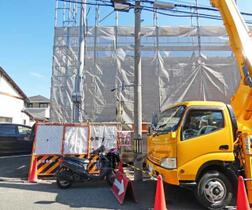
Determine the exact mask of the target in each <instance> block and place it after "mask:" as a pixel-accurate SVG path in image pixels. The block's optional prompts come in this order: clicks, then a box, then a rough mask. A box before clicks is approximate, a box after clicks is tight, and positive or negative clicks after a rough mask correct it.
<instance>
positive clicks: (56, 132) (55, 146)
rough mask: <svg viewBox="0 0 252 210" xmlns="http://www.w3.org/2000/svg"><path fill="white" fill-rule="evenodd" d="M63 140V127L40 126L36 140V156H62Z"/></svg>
mask: <svg viewBox="0 0 252 210" xmlns="http://www.w3.org/2000/svg"><path fill="white" fill-rule="evenodd" d="M62 140H63V126H61V125H38V126H37V132H36V139H35V143H36V144H35V151H34V153H35V155H46V154H55V155H60V154H61V149H62Z"/></svg>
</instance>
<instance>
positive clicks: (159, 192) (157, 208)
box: [154, 175, 167, 210]
mask: <svg viewBox="0 0 252 210" xmlns="http://www.w3.org/2000/svg"><path fill="white" fill-rule="evenodd" d="M154 210H167V208H166V202H165V195H164V186H163V179H162V176H161V175H158V178H157V187H156V195H155V204H154Z"/></svg>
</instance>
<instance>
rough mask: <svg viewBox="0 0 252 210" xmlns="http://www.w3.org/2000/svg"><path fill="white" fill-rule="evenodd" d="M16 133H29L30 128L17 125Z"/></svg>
mask: <svg viewBox="0 0 252 210" xmlns="http://www.w3.org/2000/svg"><path fill="white" fill-rule="evenodd" d="M18 133H19V134H24V135H26V134H30V133H31V128H29V127H25V126H21V125H19V126H18Z"/></svg>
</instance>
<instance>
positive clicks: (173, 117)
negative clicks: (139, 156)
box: [154, 106, 185, 133]
mask: <svg viewBox="0 0 252 210" xmlns="http://www.w3.org/2000/svg"><path fill="white" fill-rule="evenodd" d="M184 111H185V106H177V107H173V108H171V109H167V110H166V111H164V112H162V113H161V115H160V117H159V119H158V123H157V126H156V127H155V128H154V130H155V131H156V132H161V133H163V132H169V131H174V130H176V129H177V127H178V124H179V122H180V120H181V117H182V116H183V113H184Z"/></svg>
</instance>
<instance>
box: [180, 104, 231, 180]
mask: <svg viewBox="0 0 252 210" xmlns="http://www.w3.org/2000/svg"><path fill="white" fill-rule="evenodd" d="M225 114H226V113H224V112H223V109H221V108H201V107H199V108H197V107H192V108H189V109H188V110H187V112H186V115H185V117H184V120H183V124H182V128H181V132H180V133H181V135H180V141H178V148H177V153H178V156H177V157H178V160H177V161H178V172H179V173H180V172H181V171H182V172H183V173H180V174H179V176H180V179H181V180H194V178H195V176H196V174H195V171H196V173H197V169H196V168H199V167H200V165H201V164H203V163H205V162H206V161H207V160H208V159H209V160H212V159H215V157H217V156H215V157H214V155H215V154H220V153H223V152H230V151H231V152H232V146H231V142H232V140H231V138H232V136H231V135H230V129H229V126H227V122H226V121H225V118H227V117H228V116H225Z"/></svg>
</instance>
